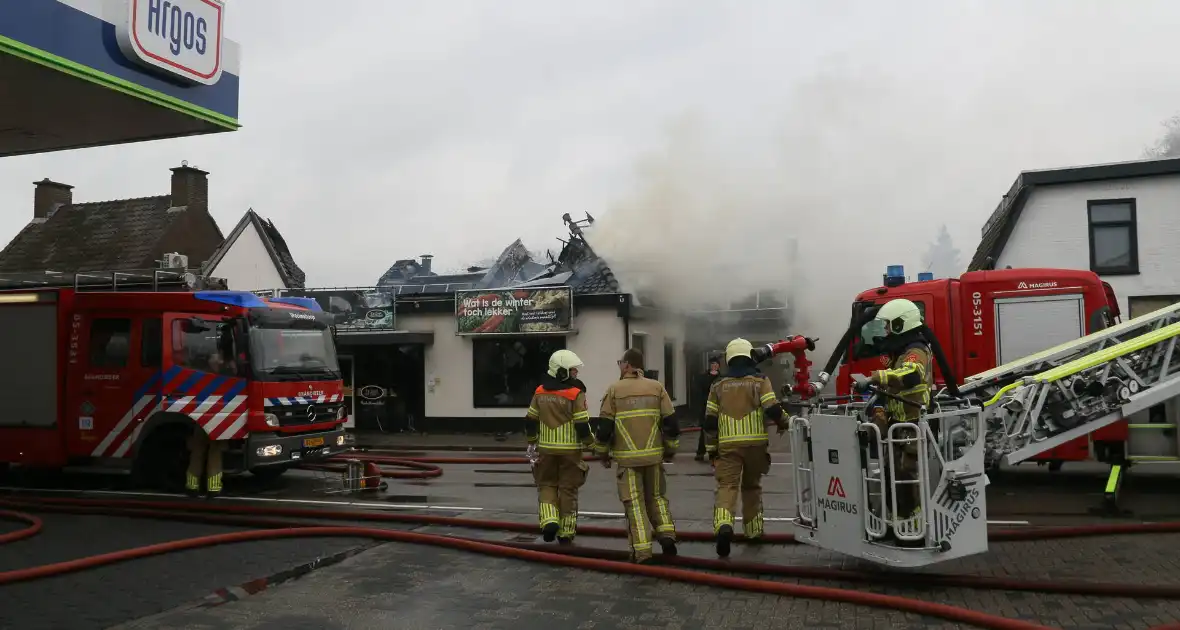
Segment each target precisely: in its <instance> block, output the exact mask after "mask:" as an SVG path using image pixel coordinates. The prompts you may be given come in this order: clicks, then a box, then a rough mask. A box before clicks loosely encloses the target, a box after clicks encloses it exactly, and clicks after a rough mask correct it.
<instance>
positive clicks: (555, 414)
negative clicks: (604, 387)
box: [525, 377, 594, 454]
mask: <svg viewBox="0 0 1180 630" xmlns="http://www.w3.org/2000/svg"><path fill="white" fill-rule="evenodd" d="M584 387H585V386H584V385H581V382H580V381H579V382H577V383H574V382H572V381H565V382H562V381H558V380H557V379H555V378H552V377H546V378H545V380H544V381H543V382H542V383H541V385H540V386H538V387H537V390H536V391H535V392H533V400H532V402H531V403H530V404H529V410H528V412H527V413H526V414H525V436H526V437H527V438H528V442H529V444H536V445H537V450H538V451H540V452H542V453H553V454H558V453H570V452H578V451H581V450H583V449H589V448H592V447H593V446H594V438H593V437H592V436H591V433H590V412H589V410H587V408H586V394H585V390H584Z"/></svg>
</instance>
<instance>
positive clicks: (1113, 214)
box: [1087, 199, 1139, 275]
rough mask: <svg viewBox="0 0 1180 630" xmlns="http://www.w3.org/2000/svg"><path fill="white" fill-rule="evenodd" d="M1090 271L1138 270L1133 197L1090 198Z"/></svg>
mask: <svg viewBox="0 0 1180 630" xmlns="http://www.w3.org/2000/svg"><path fill="white" fill-rule="evenodd" d="M1087 206H1088V208H1087V210H1088V213H1089V225H1090V270H1091V271H1093V272H1094V273H1097V274H1106V275H1120V274H1136V273H1139V237H1138V233H1137V232H1138V230H1137V227H1136V223H1135V200H1134V199H1110V200H1103V201H1090V202H1089V203H1088V204H1087Z"/></svg>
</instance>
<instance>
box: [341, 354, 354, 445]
mask: <svg viewBox="0 0 1180 630" xmlns="http://www.w3.org/2000/svg"><path fill="white" fill-rule="evenodd" d="M336 360H337V361H339V363H340V378H341V379H342V380H343V381H344V411H345V412H346V413H347V414H348V419H347V420H345V421H344V428H346V429H355V428H356V395H355V393H354V392H353V390H352V383H353V377H354V376H355V373H354V370H355V366H356V363H355V362H354V361H353V359H352V355H340V356H338V357H336Z"/></svg>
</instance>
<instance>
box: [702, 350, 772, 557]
mask: <svg viewBox="0 0 1180 630" xmlns="http://www.w3.org/2000/svg"><path fill="white" fill-rule="evenodd" d="M753 350H754V348H753V345H752V344H751V343H750V342H749V341H746V340H745V339H741V338H739V339H734V340H733V341H730V342H729V344H728V345H727V346H726V347H725V363H726V365H727V366H728V369H727V370H726V374H725V376H723V377H721V378H719V379H717V380H716V381H714V382H713V386H712V387H711V388H709V398H708V400H707V401H706V402H705V422H704V431H705V450H706V451H707V452H708V453H709V459H710V460H712V461H713V466H714V476H715V477H716V479H717V489H716V491H715V494H714V501H713V533H714V534H715V535H716V537H717V539H716V540H717V555H719V556H721V557H722V558H724V557H726V556H728V555H729V550H730V543H731V541H732V540H733V513H734V510H735V509H736V508H737V502H738V495H739V493H740V495H741V500H742V532H743V533H744V534H745V536H746V538H747V540H749V541H751V542H756V541H758V540H759V539H760V538H761V537H762V534H763V514H762V483H761V481H762V476H763V475H765V474H767V473H769V472H770V436H769V435H768V434H767V432H766V419H770V420H771V421H773V422H774V423H775V425H777V427H778V432H779V434H780V435H781V434H782V433H783V431H785V430H786V423H785V420H784V418H783V408H782V407H781V406H780V405H779V402H778V397H776V396H775V395H774V385H772V384H771V383H770V379H769V378H767V377H766V376H764V375H763V374H762V373H761V372H760V371H759V370H758V365H757V364H756V363H754V358H753V356H752V355H753Z"/></svg>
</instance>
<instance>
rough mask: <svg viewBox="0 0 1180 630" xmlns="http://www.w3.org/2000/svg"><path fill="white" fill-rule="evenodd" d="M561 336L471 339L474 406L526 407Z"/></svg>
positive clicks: (560, 345)
mask: <svg viewBox="0 0 1180 630" xmlns="http://www.w3.org/2000/svg"><path fill="white" fill-rule="evenodd" d="M563 349H565V337H564V336H547V337H516V338H508V339H504V338H500V339H475V340H473V341H472V342H471V350H472V352H471V354H472V362H473V368H474V369H473V371H472V378H473V381H474V382H473V393H474V396H473V403H474V405H475V406H476V407H528V406H529V403H530V402H532V399H533V391H534V390H536V389H537V385H540V384H541V379H543V378H544V377H545V373H546V371H547V370H548V369H549V355H551V354H553V353H554V352H557V351H558V350H563Z"/></svg>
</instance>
